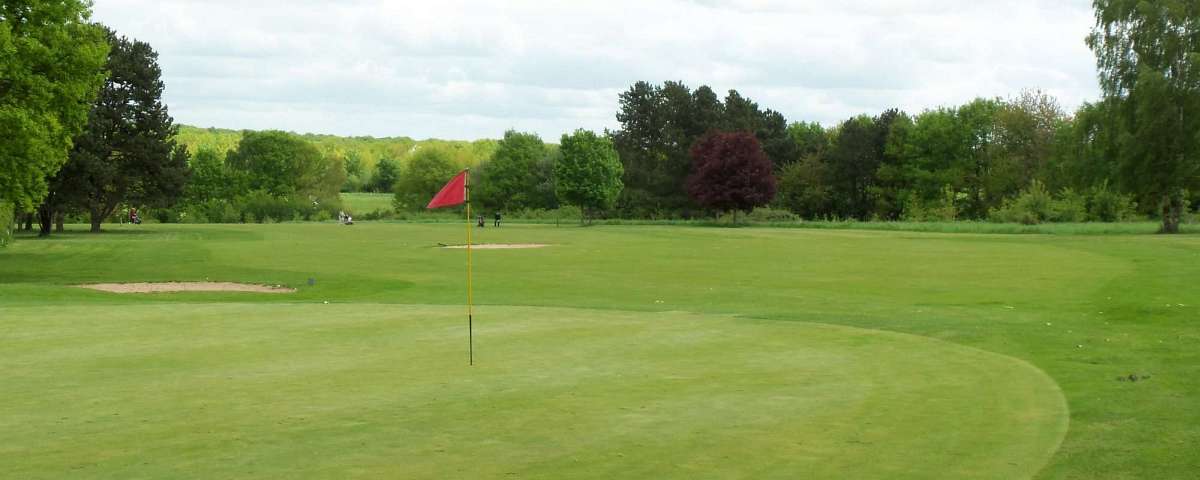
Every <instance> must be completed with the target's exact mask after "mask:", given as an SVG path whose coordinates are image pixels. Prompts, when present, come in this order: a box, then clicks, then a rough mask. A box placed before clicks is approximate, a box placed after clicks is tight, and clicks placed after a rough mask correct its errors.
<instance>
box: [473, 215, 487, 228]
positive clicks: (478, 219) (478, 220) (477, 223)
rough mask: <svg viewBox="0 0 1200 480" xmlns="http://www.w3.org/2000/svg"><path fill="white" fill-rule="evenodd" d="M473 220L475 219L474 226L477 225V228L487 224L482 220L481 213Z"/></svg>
mask: <svg viewBox="0 0 1200 480" xmlns="http://www.w3.org/2000/svg"><path fill="white" fill-rule="evenodd" d="M475 220H476V224H475V225H476V226H478V227H479V228H483V227H485V226H487V224H486V223H484V222H483V215H480V216H479V217H478V218H476V219H475Z"/></svg>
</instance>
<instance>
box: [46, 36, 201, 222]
mask: <svg viewBox="0 0 1200 480" xmlns="http://www.w3.org/2000/svg"><path fill="white" fill-rule="evenodd" d="M108 40H109V45H110V46H111V49H110V51H109V54H108V63H107V68H108V70H109V77H108V79H107V80H106V81H105V83H104V86H103V87H102V88H101V89H100V94H99V97H98V98H97V99H96V103H95V105H94V106H93V107H92V109H91V111H90V112H89V114H88V124H87V127H86V128H85V129H84V131H83V133H82V134H80V135H79V136H77V137H76V138H75V144H74V148H73V149H72V151H71V154H70V158H69V160H68V162H67V165H66V166H64V168H63V169H62V171H60V172H59V173H58V175H57V176H56V177H55V179H54V180H53V181H52V184H53V185H54V189H55V195H54V196H53V198H52V199H51V201H50V202H46V203H44V204H43V206H42V209H41V211H40V212H39V213H40V215H39V217H40V219H41V223H42V233H43V234H46V233H49V231H50V223H51V222H52V221H53V219H54V217H55V215H56V214H57V211H58V210H59V209H60V208H62V206H63V205H77V206H78V207H80V208H81V209H83V210H85V211H86V212H87V213H88V214H89V215H90V216H91V224H92V225H91V231H92V232H99V231H100V224H101V223H102V222H103V221H104V220H105V219H106V218H108V217H109V216H110V215H112V214H113V212H114V211H115V210H116V209H117V207H118V206H120V205H122V204H127V205H130V206H134V207H143V206H148V207H166V206H170V205H171V204H173V203H174V202H175V201H176V200H177V199H178V198H179V197H181V196H182V195H183V190H184V186H185V185H186V184H187V179H188V174H189V171H188V153H187V149H186V148H184V147H183V146H182V145H177V144H176V142H175V139H174V136H175V134H176V132H177V128H176V126H175V124H174V120H173V119H172V118H171V116H170V115H169V114H168V113H167V106H166V105H165V104H163V102H162V92H163V82H162V79H161V77H162V70H161V69H160V68H159V66H158V54H157V53H155V51H154V50H153V49H152V48H151V47H150V45H149V44H147V43H145V42H140V41H137V40H131V39H129V38H127V37H124V36H118V35H117V34H116V33H114V32H112V31H111V30H110V31H108Z"/></svg>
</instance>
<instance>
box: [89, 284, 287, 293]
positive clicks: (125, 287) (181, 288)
mask: <svg viewBox="0 0 1200 480" xmlns="http://www.w3.org/2000/svg"><path fill="white" fill-rule="evenodd" d="M80 287H83V288H90V289H92V290H100V291H102V292H112V293H166V292H253V293H293V292H295V291H296V289H294V288H287V287H283V286H279V285H275V286H271V285H252V284H248V283H233V282H162V283H93V284H91V285H80Z"/></svg>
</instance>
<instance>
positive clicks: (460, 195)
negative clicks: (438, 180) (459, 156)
mask: <svg viewBox="0 0 1200 480" xmlns="http://www.w3.org/2000/svg"><path fill="white" fill-rule="evenodd" d="M466 196H467V171H466V170H463V171H462V172H460V173H459V174H458V175H455V176H454V178H451V179H450V182H449V183H447V184H446V186H444V187H442V190H441V191H439V192H438V193H437V195H434V196H433V200H430V201H429V205H426V206H425V208H442V207H453V206H455V205H462V203H463V202H465V201H467V200H466Z"/></svg>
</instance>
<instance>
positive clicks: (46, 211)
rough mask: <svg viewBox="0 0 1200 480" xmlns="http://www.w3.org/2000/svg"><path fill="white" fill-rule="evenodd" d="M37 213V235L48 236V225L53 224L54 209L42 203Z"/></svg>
mask: <svg viewBox="0 0 1200 480" xmlns="http://www.w3.org/2000/svg"><path fill="white" fill-rule="evenodd" d="M37 215H38V226H39V227H40V229H39V230H38V236H39V237H49V236H50V227H51V226H52V225H53V224H54V211H53V210H51V209H50V207H48V206H46V205H42V206H40V207H38V209H37Z"/></svg>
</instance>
